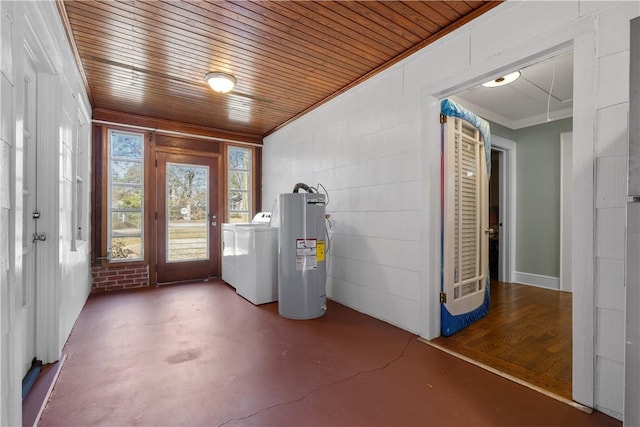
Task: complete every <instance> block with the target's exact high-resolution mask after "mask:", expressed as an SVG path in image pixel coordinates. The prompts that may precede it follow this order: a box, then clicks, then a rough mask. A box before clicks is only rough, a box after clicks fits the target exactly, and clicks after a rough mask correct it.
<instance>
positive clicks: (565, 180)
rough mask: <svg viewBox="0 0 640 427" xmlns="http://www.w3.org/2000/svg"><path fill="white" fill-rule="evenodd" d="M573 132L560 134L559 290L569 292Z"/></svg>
mask: <svg viewBox="0 0 640 427" xmlns="http://www.w3.org/2000/svg"><path fill="white" fill-rule="evenodd" d="M572 149H573V132H564V133H561V134H560V290H562V291H567V292H571V259H572V256H571V253H572V247H573V246H572V238H571V217H572V212H571V197H566V196H568V195H570V194H571V189H572V187H573V182H572V176H573V171H572V169H571V163H572V160H571V159H572V158H573V154H572V151H573V150H572Z"/></svg>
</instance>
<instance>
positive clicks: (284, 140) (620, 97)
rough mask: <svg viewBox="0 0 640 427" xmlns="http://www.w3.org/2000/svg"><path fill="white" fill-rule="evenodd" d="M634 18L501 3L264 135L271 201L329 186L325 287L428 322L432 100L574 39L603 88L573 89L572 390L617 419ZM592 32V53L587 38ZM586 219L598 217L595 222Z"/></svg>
mask: <svg viewBox="0 0 640 427" xmlns="http://www.w3.org/2000/svg"><path fill="white" fill-rule="evenodd" d="M639 15H640V3H638V2H591V1H562V2H536V1H528V2H505V3H504V4H502V5H500V6H499V7H497V8H495V9H493V10H492V11H490V12H489V13H487V14H485V15H483V16H482V17H480V18H479V19H477V20H475V21H473V22H471V23H469V24H468V25H466V26H464V27H462V28H460V29H458V30H456V31H455V32H453V33H451V34H449V35H447V36H446V37H444V38H443V39H440V40H438V41H437V42H436V43H434V44H432V45H430V46H428V47H426V48H425V49H423V50H422V51H420V52H418V53H416V54H414V55H412V56H411V57H409V58H407V59H405V60H403V61H401V62H400V63H398V64H396V65H394V66H392V67H391V68H389V69H387V70H385V71H383V72H382V73H380V74H378V75H377V76H375V77H374V78H373V79H371V80H368V81H366V82H364V83H363V84H361V85H359V86H358V87H356V88H353V89H352V90H350V91H347V92H345V93H344V94H342V95H341V96H339V97H337V98H335V99H333V100H332V101H330V102H328V103H327V104H325V105H323V106H321V107H320V108H318V109H316V110H314V111H312V112H310V113H309V114H307V115H305V116H303V117H301V118H300V119H298V120H296V121H294V122H293V123H291V124H289V125H288V126H286V127H284V128H283V129H281V130H279V131H277V132H275V133H274V134H272V135H270V136H268V137H267V138H266V139H265V144H264V147H265V148H264V169H263V206H265V207H268V206H272V205H273V200H275V199H276V197H277V195H278V193H281V192H288V191H291V188H292V187H293V185H294V184H295V183H296V182H299V181H302V182H307V183H308V184H310V185H315V184H317V183H318V182H320V183H322V184H323V185H324V186H325V187H326V188H327V190H328V191H329V193H330V196H331V202H330V205H329V206H328V211H329V212H330V213H331V214H332V219H333V220H334V221H335V227H334V229H333V230H332V233H331V236H332V241H331V248H330V251H329V265H328V283H327V290H328V295H329V297H331V298H333V299H335V300H337V301H338V302H341V303H344V304H346V305H348V306H351V307H353V308H355V309H357V310H360V311H362V312H365V313H368V314H371V315H373V316H375V317H378V318H380V319H383V320H386V321H388V322H390V323H393V324H395V325H397V326H400V327H402V328H404V329H407V330H409V331H414V332H420V333H423V334H424V333H425V331H431V330H433V326H434V325H435V324H436V323H437V315H435V314H434V311H435V309H434V306H437V303H434V302H433V299H434V297H433V295H435V292H436V290H437V287H438V283H437V281H438V279H437V277H438V274H435V273H437V272H435V271H432V270H434V269H437V267H433V265H434V264H431V267H430V266H429V265H430V264H429V262H426V261H425V260H424V259H423V257H433V256H437V254H436V253H435V252H437V247H438V246H437V245H434V244H433V242H434V241H437V239H439V235H440V231H439V229H438V228H439V225H438V222H437V221H434V219H433V218H431V217H433V216H434V215H435V214H434V206H437V203H438V202H437V201H434V200H432V199H434V198H435V197H437V195H438V194H439V190H438V185H439V184H438V183H437V180H438V178H437V177H438V176H439V174H438V173H437V170H436V169H437V168H438V165H439V162H438V161H437V159H435V158H436V157H437V156H438V153H439V146H438V141H437V136H434V134H435V132H434V131H433V130H434V128H435V126H436V125H434V124H433V120H434V119H433V118H431V117H427V116H423V114H424V112H425V111H429V112H433V110H434V107H432V106H430V105H431V104H430V103H432V99H433V98H431V97H435V98H436V99H437V98H440V97H443V96H446V95H448V94H454V93H455V90H456V88H460V89H461V88H464V87H468V85H469V84H470V83H472V82H473V81H475V82H476V83H477V82H480V81H483V80H482V79H485V80H486V79H487V78H490V77H491V76H493V75H495V74H498V73H499V72H501V71H506V70H509V69H510V68H511V67H514V66H515V65H514V64H519V63H523V62H526V61H529V60H532V58H533V57H536V56H538V55H544V54H546V53H545V52H549V51H553V50H554V49H557V48H558V46H563V45H564V46H566V45H574V46H578V48H579V49H580V55H578V56H577V60H578V61H581V63H580V64H578V69H579V70H580V71H578V74H577V76H578V78H577V79H576V85H577V87H579V88H585V87H587V88H590V89H588V90H592V89H593V88H594V87H595V93H594V94H592V93H580V94H578V95H577V99H578V100H579V101H580V102H578V104H579V105H578V106H577V107H574V108H577V109H578V116H579V117H578V118H577V119H574V120H578V123H580V124H582V125H583V126H581V128H580V129H578V132H574V141H577V143H578V144H581V145H580V150H579V151H580V152H581V153H582V154H580V155H581V156H582V157H580V158H578V164H577V165H576V166H578V168H577V169H576V168H574V171H577V172H576V173H578V174H579V176H578V178H579V179H578V180H577V181H575V182H578V183H581V185H582V183H585V182H587V183H588V186H584V185H583V186H582V187H581V188H582V189H585V188H590V186H591V185H592V184H591V183H590V182H591V181H593V191H592V192H591V193H592V194H588V195H586V196H585V195H584V194H583V195H582V196H581V199H580V202H581V203H583V204H584V203H585V202H586V203H587V205H588V206H587V210H588V211H589V212H587V213H588V215H585V214H584V213H583V215H582V217H583V218H581V221H583V220H584V221H583V222H578V225H577V227H578V228H579V229H580V230H582V229H589V230H590V229H592V228H595V231H594V232H593V233H592V234H591V233H589V232H587V234H584V233H581V234H579V235H578V236H576V237H575V238H576V241H575V242H574V245H577V246H578V247H580V248H587V249H585V250H583V251H582V252H581V258H580V259H581V260H582V261H581V265H579V266H578V265H574V271H578V272H581V275H580V277H577V278H576V282H584V283H581V286H583V288H580V289H578V290H577V291H576V290H575V289H574V295H575V296H576V298H577V299H578V300H579V301H578V303H577V304H578V307H579V310H580V316H578V317H577V318H578V319H579V320H583V319H584V320H585V321H584V323H583V322H577V324H575V323H576V322H574V346H575V345H576V344H575V343H576V342H578V346H577V347H574V348H575V349H577V350H578V353H579V355H578V358H577V359H576V363H577V364H574V369H578V371H579V372H578V374H577V377H575V376H574V378H577V379H578V382H577V383H576V382H575V381H574V393H577V394H576V398H577V399H578V400H579V401H582V402H583V403H586V404H588V405H593V406H594V407H595V408H597V409H599V410H601V411H603V412H605V413H608V414H610V415H612V416H614V417H616V418H619V419H622V412H623V399H622V393H623V387H624V375H623V372H624V365H623V362H624V361H623V357H622V354H623V353H622V349H623V347H624V328H625V325H624V304H622V302H623V301H624V296H623V293H622V290H623V289H624V266H625V253H624V244H625V229H624V227H625V226H624V224H625V218H624V207H623V204H622V202H623V201H624V191H625V189H626V186H624V185H622V184H621V183H622V182H623V180H622V177H623V175H624V174H625V173H626V170H625V167H624V165H625V161H626V151H625V145H624V144H625V141H626V139H625V138H626V129H627V125H626V119H625V120H623V117H625V116H624V111H625V108H628V106H626V105H625V104H626V103H628V100H627V92H628V75H625V72H626V71H625V70H628V67H629V59H628V49H629V48H628V25H629V23H628V21H629V19H631V18H633V17H636V16H639ZM593 40H595V44H596V46H595V49H591V50H589V49H587V48H585V47H584V46H591V45H590V43H592V42H593ZM592 52H594V53H595V54H596V55H597V58H595V59H594V57H593V53H592ZM594 61H595V65H593V64H594ZM583 62H584V63H583ZM585 69H588V70H589V73H588V74H585V71H584V70H585ZM580 73H582V74H580ZM591 82H593V84H591ZM575 96H576V94H575V93H574V97H575ZM575 104H576V102H574V105H575ZM574 111H575V110H574ZM592 117H594V118H595V117H597V119H594V120H595V121H596V122H597V123H593V121H594V120H592V119H591V118H592ZM591 123H593V128H590V126H591ZM574 131H575V129H574ZM584 153H587V154H586V156H587V157H589V158H587V157H584ZM434 159H435V160H434ZM575 179H577V178H575ZM591 216H593V223H594V225H595V226H594V227H591V228H590V227H589V226H588V224H589V221H590V219H589V218H591ZM425 218H428V219H427V220H425ZM423 224H428V226H426V227H424V226H422V225H423ZM574 225H575V224H574ZM585 225H587V227H585ZM580 227H582V228H580ZM574 247H575V246H574ZM592 247H593V251H592V250H591V248H592ZM592 252H593V253H592ZM583 264H584V265H583ZM576 269H577V270H576ZM582 279H584V280H582ZM592 313H595V314H592ZM584 316H586V317H584ZM576 336H577V337H578V338H576ZM581 337H582V338H581ZM575 340H577V341H575ZM594 343H595V344H594ZM594 366H595V370H593V369H594V368H593V367H594Z"/></svg>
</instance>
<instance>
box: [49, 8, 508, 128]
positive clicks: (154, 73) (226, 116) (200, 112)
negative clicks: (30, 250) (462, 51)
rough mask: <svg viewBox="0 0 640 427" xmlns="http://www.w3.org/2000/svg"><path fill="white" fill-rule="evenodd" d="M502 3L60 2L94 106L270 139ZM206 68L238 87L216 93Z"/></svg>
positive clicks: (60, 9)
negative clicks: (222, 74) (224, 74)
mask: <svg viewBox="0 0 640 427" xmlns="http://www.w3.org/2000/svg"><path fill="white" fill-rule="evenodd" d="M499 3H500V2H495V1H491V2H488V1H446V2H445V1H318V2H315V1H139V0H124V1H113V0H107V1H75V0H74V1H71V0H58V6H59V8H58V9H59V11H60V13H61V16H62V18H63V21H64V22H65V25H66V27H67V32H68V34H69V35H70V39H71V40H72V45H75V46H74V50H75V53H76V59H77V60H78V62H79V66H80V69H81V72H82V73H83V76H84V78H85V84H86V87H87V90H88V92H89V97H90V101H91V103H92V106H93V108H94V109H99V110H112V111H117V112H123V113H127V114H135V115H142V116H148V117H153V118H158V119H164V120H170V121H176V122H181V123H188V124H194V125H200V126H206V127H210V128H216V129H221V130H225V131H230V132H238V133H242V134H248V135H253V136H260V137H261V136H264V135H267V134H269V133H270V132H272V131H274V130H275V129H277V128H278V127H279V126H281V125H283V124H284V123H287V122H288V121H290V120H291V119H293V118H295V117H297V116H299V115H300V114H302V113H304V112H305V111H308V110H310V109H312V108H314V107H315V106H317V105H320V104H321V103H323V102H326V101H327V100H329V99H331V98H332V97H334V96H335V95H337V94H339V93H341V92H343V91H344V90H346V89H348V88H350V87H353V86H354V85H355V84H357V83H359V82H361V81H363V80H365V79H366V78H368V77H370V76H372V75H373V74H375V73H377V72H379V71H381V70H382V69H384V68H386V67H387V66H389V65H390V64H392V63H394V62H396V61H398V60H400V59H402V58H404V57H406V56H408V55H409V54H411V53H413V52H415V51H416V50H418V49H420V48H422V47H424V46H426V45H427V44H429V43H431V42H433V41H434V40H436V39H438V38H439V37H442V36H443V35H445V34H447V33H448V32H450V31H453V30H454V29H455V28H458V27H459V26H461V25H463V24H464V23H466V22H469V21H470V20H472V19H474V18H475V17H477V16H479V15H481V14H482V13H485V12H486V11H488V10H489V9H491V8H493V7H495V6H496V5H497V4H499ZM210 71H224V72H228V73H231V74H233V75H234V76H235V77H236V78H237V80H238V84H237V86H236V87H235V88H234V90H233V91H232V92H230V93H228V94H218V93H215V92H214V91H213V90H211V89H210V88H209V87H208V86H207V84H206V83H205V82H204V75H205V74H206V73H207V72H210Z"/></svg>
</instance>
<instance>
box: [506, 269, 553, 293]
mask: <svg viewBox="0 0 640 427" xmlns="http://www.w3.org/2000/svg"><path fill="white" fill-rule="evenodd" d="M513 279H514V280H513V281H514V283H520V284H522V285H531V286H536V287H538V288H547V289H555V290H559V289H560V278H559V277H553V276H544V275H542V274H533V273H524V272H522V271H516V272H515V273H514V275H513Z"/></svg>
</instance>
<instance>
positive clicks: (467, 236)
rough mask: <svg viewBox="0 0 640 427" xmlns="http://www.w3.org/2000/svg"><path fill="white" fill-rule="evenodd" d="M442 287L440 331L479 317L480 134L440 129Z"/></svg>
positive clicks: (484, 213)
mask: <svg viewBox="0 0 640 427" xmlns="http://www.w3.org/2000/svg"><path fill="white" fill-rule="evenodd" d="M443 130H444V132H443V155H444V163H443V167H444V170H443V185H444V187H443V285H442V294H441V302H442V307H441V313H442V316H441V326H442V334H443V335H451V334H453V333H455V332H457V331H458V330H460V329H462V328H464V327H466V326H468V325H469V324H471V323H472V322H474V321H476V320H478V319H479V318H481V317H483V316H484V314H486V312H485V313H484V314H481V313H480V312H479V310H480V311H481V308H482V307H483V305H484V303H485V298H486V297H488V295H486V294H487V289H486V287H487V283H486V281H487V270H488V242H489V239H488V202H489V196H488V174H487V164H486V154H485V147H484V142H483V140H482V136H481V135H480V131H479V130H478V129H476V127H474V126H473V125H472V124H470V123H469V122H467V121H466V120H463V119H460V118H457V117H447V118H446V123H444V124H443Z"/></svg>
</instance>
